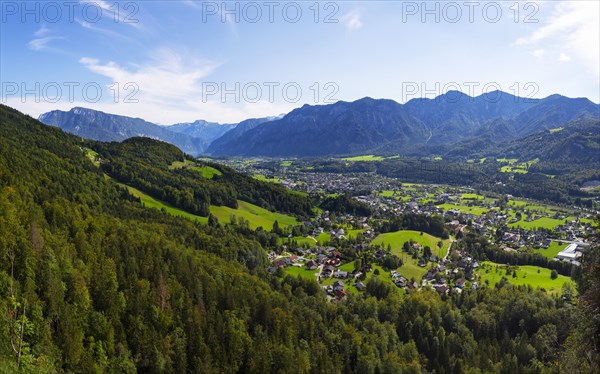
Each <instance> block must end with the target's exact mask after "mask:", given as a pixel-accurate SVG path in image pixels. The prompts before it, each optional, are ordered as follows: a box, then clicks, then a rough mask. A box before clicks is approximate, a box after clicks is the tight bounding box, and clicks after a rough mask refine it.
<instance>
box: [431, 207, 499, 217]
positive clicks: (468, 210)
mask: <svg viewBox="0 0 600 374" xmlns="http://www.w3.org/2000/svg"><path fill="white" fill-rule="evenodd" d="M438 207H439V208H442V209H444V211H448V210H458V211H460V212H461V213H469V214H475V215H478V216H480V215H482V214H483V213H486V212H488V211H489V210H490V209H488V208H483V207H480V206H466V205H457V204H441V205H438Z"/></svg>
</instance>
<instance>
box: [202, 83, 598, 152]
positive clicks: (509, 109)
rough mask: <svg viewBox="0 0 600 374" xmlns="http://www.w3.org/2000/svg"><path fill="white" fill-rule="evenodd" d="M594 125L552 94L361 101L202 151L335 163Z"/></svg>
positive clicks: (312, 111)
mask: <svg viewBox="0 0 600 374" xmlns="http://www.w3.org/2000/svg"><path fill="white" fill-rule="evenodd" d="M586 117H589V118H600V109H599V106H598V104H594V103H592V102H591V101H589V100H588V99H570V98H567V97H564V96H559V95H552V96H549V97H547V98H544V99H525V98H520V97H516V96H513V95H510V94H507V93H504V92H501V91H495V92H491V93H488V94H486V95H481V96H477V97H470V96H468V95H465V94H463V93H460V92H457V91H452V92H448V93H447V94H445V95H441V96H439V97H437V98H435V99H414V100H411V101H409V102H408V103H406V104H405V105H401V104H399V103H397V102H395V101H392V100H375V99H371V98H364V99H361V100H358V101H355V102H338V103H335V104H331V105H320V106H310V105H305V106H303V107H301V108H298V109H296V110H294V111H292V112H290V113H289V114H287V115H286V116H284V117H283V118H281V119H279V120H276V121H272V122H268V123H263V124H260V125H258V126H255V127H254V128H251V129H249V130H247V131H245V132H243V135H242V136H233V133H231V132H230V133H228V134H226V135H225V136H223V137H222V138H220V139H217V140H216V141H215V142H213V144H212V145H211V146H210V147H209V148H208V150H207V152H208V153H210V154H213V155H229V156H338V155H357V154H365V153H370V152H374V153H400V154H425V153H427V154H440V153H442V152H443V151H448V150H450V149H451V148H452V147H453V145H455V144H456V145H460V146H462V147H465V145H466V144H469V143H472V144H473V145H476V146H477V148H485V147H486V146H487V144H488V143H489V142H494V143H498V142H501V141H505V140H511V139H518V138H522V137H524V136H527V135H529V134H531V133H534V132H537V131H541V130H544V129H549V128H554V127H561V126H563V125H565V124H567V123H569V122H571V121H573V120H576V119H580V118H586Z"/></svg>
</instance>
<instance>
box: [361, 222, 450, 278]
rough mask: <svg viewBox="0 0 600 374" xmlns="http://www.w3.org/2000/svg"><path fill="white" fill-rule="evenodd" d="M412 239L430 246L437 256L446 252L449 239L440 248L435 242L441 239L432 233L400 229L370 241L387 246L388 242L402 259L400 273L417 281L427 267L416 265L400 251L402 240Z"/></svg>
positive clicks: (422, 244)
mask: <svg viewBox="0 0 600 374" xmlns="http://www.w3.org/2000/svg"><path fill="white" fill-rule="evenodd" d="M411 239H412V240H413V241H415V242H417V243H419V244H421V246H423V247H424V246H429V247H430V248H431V252H432V253H433V254H435V255H437V256H438V257H444V256H445V255H446V253H447V252H448V248H449V246H450V242H451V241H450V240H449V239H446V240H443V242H444V245H443V246H442V249H441V250H440V249H439V248H438V246H437V242H438V241H440V240H441V239H439V238H436V237H435V236H433V235H429V234H427V233H423V235H421V233H420V232H419V231H412V230H401V231H395V232H388V233H385V234H380V235H378V236H377V237H376V238H375V239H374V240H373V242H372V244H381V243H383V244H384V246H386V247H387V245H388V244H390V245H391V246H392V253H393V254H395V255H396V256H398V257H400V258H401V259H402V261H403V263H404V264H403V265H402V266H401V267H400V268H399V269H398V271H399V272H400V274H402V275H403V276H405V277H406V278H408V279H410V278H413V277H414V278H415V279H416V280H417V281H418V280H420V279H421V278H422V277H423V275H425V274H426V273H427V268H423V267H420V266H418V265H417V261H416V260H415V259H413V258H412V257H410V256H408V255H407V254H406V253H405V252H403V251H402V246H403V245H404V242H407V241H409V240H411Z"/></svg>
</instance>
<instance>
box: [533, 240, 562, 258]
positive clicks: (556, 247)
mask: <svg viewBox="0 0 600 374" xmlns="http://www.w3.org/2000/svg"><path fill="white" fill-rule="evenodd" d="M567 246H568V244H567V243H559V242H552V243H550V246H548V248H547V249H546V248H535V249H534V251H535V252H537V253H540V254H542V255H544V256H545V257H547V258H555V257H556V255H557V254H558V252H560V251H562V250H563V249H565V248H567Z"/></svg>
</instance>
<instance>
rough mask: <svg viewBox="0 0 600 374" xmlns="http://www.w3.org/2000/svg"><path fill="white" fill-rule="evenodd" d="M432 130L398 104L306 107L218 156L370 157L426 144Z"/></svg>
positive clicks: (230, 145) (368, 100) (366, 101)
mask: <svg viewBox="0 0 600 374" xmlns="http://www.w3.org/2000/svg"><path fill="white" fill-rule="evenodd" d="M428 136H429V131H428V129H427V127H426V126H425V125H424V124H423V123H421V122H420V121H419V120H417V119H415V118H413V117H411V116H410V115H409V114H408V113H406V112H405V111H404V110H403V109H402V106H401V105H400V104H398V103H396V102H394V101H392V100H374V99H371V98H364V99H361V100H358V101H355V102H352V103H348V102H338V103H335V104H332V105H321V106H310V105H304V106H303V107H302V108H299V109H296V110H294V111H292V112H291V113H289V114H287V115H286V116H285V117H283V118H282V119H280V120H277V121H272V122H268V123H264V124H261V125H259V126H257V127H255V128H254V129H251V130H249V131H247V132H245V133H244V134H243V136H242V137H240V138H239V140H233V141H230V142H228V143H226V144H222V145H221V147H220V148H219V149H217V150H215V152H214V154H216V155H245V156H251V155H264V156H327V155H339V154H356V153H361V152H367V151H369V150H371V149H373V148H375V147H378V146H380V145H382V144H385V143H388V142H390V141H394V142H395V143H396V144H397V145H398V146H409V145H410V144H412V143H415V142H417V143H425V142H426V140H427V138H428Z"/></svg>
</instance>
